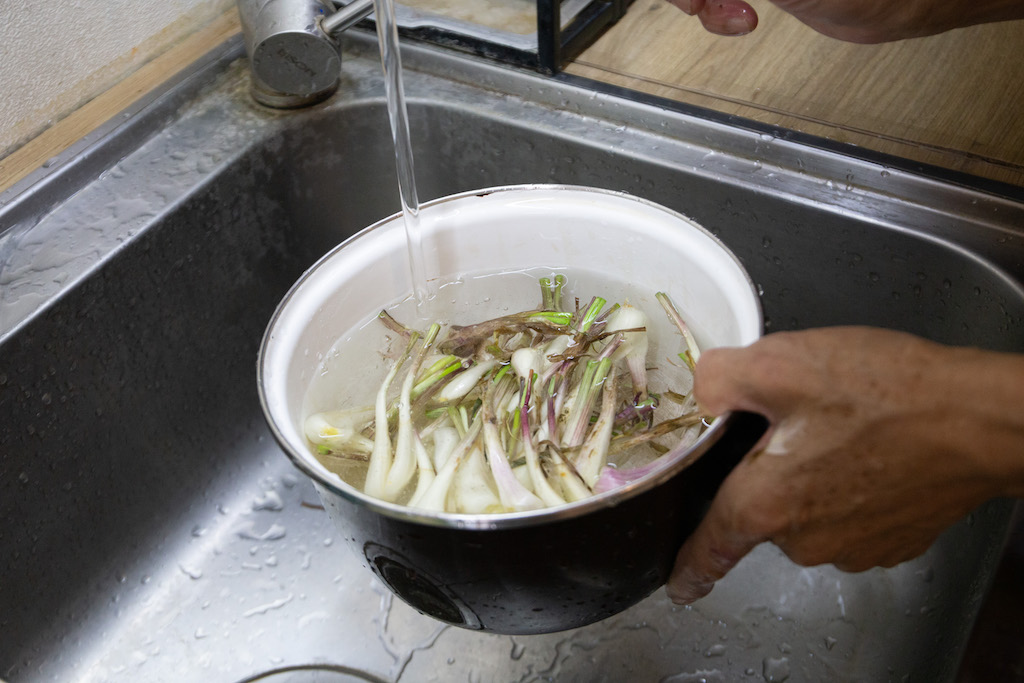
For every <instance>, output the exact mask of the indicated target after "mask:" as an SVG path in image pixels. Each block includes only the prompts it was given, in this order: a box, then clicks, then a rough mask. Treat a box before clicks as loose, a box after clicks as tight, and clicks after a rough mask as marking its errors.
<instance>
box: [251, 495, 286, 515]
mask: <svg viewBox="0 0 1024 683" xmlns="http://www.w3.org/2000/svg"><path fill="white" fill-rule="evenodd" d="M252 509H253V510H270V511H272V512H280V511H281V510H283V509H284V501H282V500H281V496H280V495H278V493H277V491H264V492H263V495H262V496H260V497H259V498H257V499H256V500H254V501H253V503H252Z"/></svg>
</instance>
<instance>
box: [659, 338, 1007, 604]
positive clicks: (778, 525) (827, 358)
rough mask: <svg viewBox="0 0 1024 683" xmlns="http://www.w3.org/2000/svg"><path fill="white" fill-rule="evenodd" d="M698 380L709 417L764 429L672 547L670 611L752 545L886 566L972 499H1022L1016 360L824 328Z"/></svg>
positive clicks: (730, 356) (732, 354)
mask: <svg viewBox="0 0 1024 683" xmlns="http://www.w3.org/2000/svg"><path fill="white" fill-rule="evenodd" d="M695 382H696V383H695V387H694V390H695V395H696V397H697V400H698V402H699V403H700V405H701V407H702V408H703V409H704V410H705V411H706V412H708V413H711V414H715V415H718V414H721V413H724V412H726V411H730V410H746V411H752V412H756V413H760V414H762V415H764V416H766V417H767V418H768V420H769V422H770V423H771V426H770V428H769V430H768V433H767V434H766V435H765V437H764V438H763V439H762V440H761V443H759V444H758V446H756V447H755V448H754V450H753V451H752V452H751V453H750V454H749V455H748V456H747V457H746V458H744V460H743V461H741V462H740V464H739V465H738V466H737V467H736V468H735V469H734V470H733V471H732V472H731V473H730V474H729V476H728V477H727V478H726V480H725V481H724V482H723V484H722V487H721V488H720V490H719V491H718V493H717V495H716V497H715V499H714V501H713V502H712V504H711V507H710V509H709V510H708V513H707V515H706V517H705V518H704V520H703V521H702V522H701V524H700V525H699V527H698V528H697V530H696V531H695V532H694V533H693V534H692V535H691V536H690V538H689V539H688V540H687V541H686V543H685V544H684V545H683V547H682V548H681V549H680V551H679V554H678V556H677V559H676V564H675V568H674V569H673V572H672V575H671V577H670V578H669V581H668V584H667V592H668V595H669V597H671V598H672V600H673V601H675V602H678V603H688V602H692V601H694V600H696V599H698V598H700V597H702V596H703V595H705V594H706V593H708V592H709V591H710V590H711V588H712V586H713V584H714V582H715V581H717V580H718V579H719V578H721V577H722V576H724V575H725V574H726V573H727V572H728V571H729V570H730V569H731V568H732V567H733V566H734V565H735V564H736V563H737V562H738V561H739V560H740V559H741V558H742V557H743V556H744V555H746V554H747V552H749V551H750V550H751V549H753V548H754V547H755V546H756V545H758V544H760V543H761V542H763V541H772V542H773V543H775V544H776V545H777V546H779V547H780V548H781V549H782V550H783V551H784V552H785V553H786V554H787V555H788V556H789V557H790V558H791V559H792V560H793V561H794V562H796V563H798V564H801V565H807V566H810V565H817V564H823V563H832V564H835V565H836V566H837V567H839V568H840V569H844V570H848V571H861V570H865V569H869V568H871V567H875V566H883V567H890V566H893V565H896V564H898V563H900V562H903V561H905V560H909V559H912V558H914V557H916V556H918V555H920V554H921V553H923V552H924V551H925V550H926V549H927V548H928V547H929V545H930V544H931V543H932V542H933V541H934V540H935V539H936V538H937V537H938V535H939V534H940V533H941V532H942V531H943V530H944V529H945V528H947V527H948V526H949V525H951V524H952V523H953V522H955V521H957V520H958V519H960V518H961V517H962V516H964V515H965V514H966V513H967V512H969V511H970V510H972V509H974V508H975V507H976V506H977V505H979V504H981V503H982V502H984V501H986V500H989V499H990V498H993V497H997V496H1003V495H1014V496H1019V495H1022V494H1024V417H1022V416H1021V415H1020V414H1019V413H1020V410H1019V407H1020V406H1021V405H1024V356H1016V355H1011V354H998V353H992V352H983V351H978V350H974V349H965V348H955V347H947V346H942V345H939V344H935V343H932V342H928V341H925V340H923V339H920V338H918V337H914V336H912V335H908V334H904V333H900V332H893V331H887V330H880V329H873V328H864V327H847V328H822V329H816V330H808V331H803V332H790V333H776V334H771V335H768V336H766V337H764V338H763V339H761V340H760V341H758V342H757V343H755V344H753V345H751V346H749V347H746V348H741V349H713V350H708V351H706V352H705V353H704V354H703V355H702V357H701V360H700V362H699V363H698V365H697V368H696V374H695Z"/></svg>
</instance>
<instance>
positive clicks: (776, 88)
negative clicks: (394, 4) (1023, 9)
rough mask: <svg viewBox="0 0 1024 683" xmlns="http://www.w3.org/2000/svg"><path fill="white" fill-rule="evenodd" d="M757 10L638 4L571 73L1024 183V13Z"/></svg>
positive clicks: (104, 102) (649, 0)
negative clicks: (721, 25) (891, 19)
mask: <svg viewBox="0 0 1024 683" xmlns="http://www.w3.org/2000/svg"><path fill="white" fill-rule="evenodd" d="M758 11H759V13H760V16H761V22H760V26H759V27H758V28H757V30H756V31H754V32H753V33H752V34H750V35H748V36H744V37H741V38H723V37H719V36H713V35H711V34H709V33H707V32H706V31H704V29H703V28H702V27H701V25H700V22H699V20H697V19H695V18H693V17H688V16H686V15H685V14H683V13H682V12H680V11H679V10H678V9H676V8H675V7H673V6H671V5H669V4H668V3H667V2H666V1H665V0H635V2H633V4H632V5H631V7H630V9H629V11H628V12H627V14H626V16H625V17H623V18H622V20H620V21H619V22H618V23H617V24H616V25H614V26H612V27H611V28H610V29H609V30H608V31H607V32H606V33H605V34H604V35H603V36H601V38H600V39H599V40H598V41H597V42H595V43H594V44H593V45H592V46H591V47H590V48H588V49H587V50H586V51H585V52H583V53H582V54H581V55H580V57H579V58H578V59H577V60H576V61H575V62H574V63H573V64H571V65H570V66H569V67H568V68H567V69H566V71H567V72H568V73H570V74H576V75H579V76H584V77H587V78H592V79H596V80H599V81H603V82H606V83H610V84H613V85H618V86H622V87H626V88H630V89H633V90H637V91H641V92H645V93H649V94H652V95H657V96H660V97H665V98H669V99H672V100H676V101H680V102H686V103H690V104H695V105H699V106H704V107H709V108H712V109H715V110H717V111H722V112H726V113H729V114H736V115H739V116H743V117H746V118H750V119H754V120H757V121H760V122H763V123H768V124H774V125H780V126H783V127H786V128H790V129H794V130H798V131H801V132H805V133H810V134H813V135H817V136H822V137H826V138H829V139H831V140H835V141H839V142H844V143H852V144H855V145H859V146H862V147H865V148H868V149H871V150H875V151H880V152H885V153H890V154H894V155H897V156H899V157H902V158H906V159H911V160H913V161H919V162H925V163H928V164H935V165H938V166H941V167H944V168H949V169H954V170H959V171H964V172H967V173H971V174H975V175H978V176H981V177H984V178H990V179H995V180H999V181H1004V182H1008V183H1011V184H1013V185H1016V186H1019V187H1024V22H1014V23H1008V24H997V25H990V26H979V27H973V28H968V29H962V30H959V31H953V32H950V33H946V34H943V35H940V36H935V37H932V38H923V39H918V40H912V41H905V42H901V43H894V44H887V45H876V46H866V45H851V44H847V43H842V42H839V41H836V40H832V39H830V38H825V37H824V36H820V35H818V34H817V33H815V32H814V31H812V30H810V29H808V28H806V27H805V26H804V25H803V24H801V23H800V22H798V21H796V20H795V19H793V18H792V17H790V16H788V15H786V14H784V13H782V12H780V11H778V10H774V9H773V8H772V7H771V6H768V4H767V3H759V4H758ZM238 30H239V27H238V17H237V14H236V13H235V12H234V11H230V12H228V13H226V14H225V15H224V16H223V17H221V18H220V19H219V20H217V21H215V22H213V23H212V24H211V25H210V26H209V27H207V28H206V29H204V30H203V31H199V32H197V33H195V34H192V35H190V36H188V37H187V38H186V39H184V40H183V41H182V42H181V43H180V44H179V45H177V46H176V47H175V48H173V49H171V50H170V51H168V53H166V54H165V55H162V56H161V57H158V58H157V59H155V60H153V61H152V62H150V63H149V64H146V65H145V66H144V67H142V68H141V69H140V70H139V71H138V72H137V73H136V74H133V75H132V76H130V77H129V78H127V79H125V80H124V81H122V83H120V84H118V85H117V86H115V87H114V88H111V89H110V90H109V91H107V92H105V93H103V94H101V95H100V96H98V97H97V98H95V99H94V100H93V101H91V102H89V103H88V104H87V105H86V106H84V107H82V108H81V109H80V110H78V111H76V112H74V113H73V114H72V115H70V116H68V117H67V118H65V119H63V120H61V121H59V122H58V123H57V124H55V125H54V126H53V127H51V128H50V129H48V130H47V131H45V132H44V133H43V134H42V135H40V136H39V137H37V138H36V139H34V140H32V141H30V142H29V143H28V144H26V145H24V146H23V147H21V148H20V149H18V150H16V151H15V152H14V153H12V154H10V155H9V156H7V157H5V158H3V159H0V191H2V190H4V189H6V188H7V187H9V186H10V185H12V184H13V183H15V182H17V181H18V180H19V179H20V178H23V177H24V176H25V175H27V174H28V173H30V172H31V171H33V170H35V169H36V168H38V167H39V166H41V165H42V164H43V163H45V162H46V160H48V159H50V158H52V157H53V156H55V155H56V154H58V153H59V152H60V151H62V150H63V149H65V148H66V147H67V146H68V145H70V144H72V143H73V142H74V141H76V140H78V139H79V138H81V137H82V136H83V135H84V134H85V133H87V132H88V131H90V130H92V128H94V127H96V126H98V125H100V124H102V123H103V122H104V121H106V120H107V119H109V118H111V117H113V116H115V115H116V114H117V113H118V112H119V111H121V110H122V109H123V108H124V107H127V106H129V105H130V104H131V103H132V102H133V101H135V99H136V98H138V97H140V96H141V95H143V94H144V93H145V92H147V90H148V89H150V88H152V87H155V86H157V85H158V84H160V83H161V82H163V80H165V79H167V78H169V77H171V76H172V75H173V74H174V73H176V72H177V71H178V70H180V69H182V68H184V67H186V66H187V65H188V64H190V63H191V62H192V61H193V60H195V59H197V58H198V57H199V56H200V55H202V54H203V53H204V52H206V51H207V50H209V49H211V48H213V47H214V46H216V45H217V44H219V43H220V42H221V41H223V40H225V39H226V38H227V37H228V36H230V35H233V34H234V33H237V32H238Z"/></svg>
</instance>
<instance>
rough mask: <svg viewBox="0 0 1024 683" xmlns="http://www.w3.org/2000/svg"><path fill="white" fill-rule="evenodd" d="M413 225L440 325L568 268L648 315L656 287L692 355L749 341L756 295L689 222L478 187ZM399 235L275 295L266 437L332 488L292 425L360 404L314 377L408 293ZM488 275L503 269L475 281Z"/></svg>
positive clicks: (628, 203) (584, 194) (631, 206)
mask: <svg viewBox="0 0 1024 683" xmlns="http://www.w3.org/2000/svg"><path fill="white" fill-rule="evenodd" d="M417 223H418V229H419V230H420V232H421V235H422V243H423V253H424V261H425V267H426V272H427V277H428V279H430V280H431V282H432V286H433V287H434V289H435V291H437V296H436V298H435V301H437V302H439V303H438V306H439V307H440V310H442V311H444V317H445V318H446V320H447V321H449V322H454V323H457V324H467V323H470V322H478V321H480V320H483V319H485V318H487V317H492V316H493V315H498V314H500V312H501V311H508V312H512V311H516V310H526V309H529V308H533V307H535V306H536V305H537V304H538V303H539V299H540V295H539V290H538V288H537V284H536V274H537V272H543V271H544V269H547V270H548V271H549V272H550V271H551V270H565V269H569V270H570V271H572V272H575V270H577V269H578V270H579V271H580V272H583V273H586V276H585V277H584V279H590V280H597V281H599V280H601V279H602V278H607V280H608V281H610V282H616V283H619V284H623V283H624V284H626V285H628V288H629V296H630V302H631V303H633V304H634V305H637V306H640V307H641V308H643V309H645V310H646V311H647V312H648V315H649V316H650V315H655V314H656V315H662V313H661V311H660V306H659V305H658V304H657V303H656V300H655V297H654V295H655V293H656V292H659V291H664V292H666V293H668V295H669V296H670V297H671V299H672V301H673V303H674V304H675V305H676V307H677V308H678V309H679V310H680V312H681V313H682V315H683V316H684V318H685V319H686V320H687V322H688V323H689V324H690V326H691V328H692V329H693V332H694V334H695V336H696V337H697V340H698V343H699V344H700V346H701V347H702V348H709V347H712V346H734V345H744V344H749V343H751V342H753V341H754V340H756V339H757V338H758V337H759V336H760V334H761V329H762V318H761V311H760V306H759V302H758V297H757V293H756V290H755V288H754V285H753V284H752V282H751V280H750V278H749V277H748V275H747V274H746V272H745V270H744V269H743V267H742V265H741V264H740V263H739V261H738V260H737V259H736V258H735V256H734V255H733V254H732V253H731V252H730V251H729V250H728V249H727V248H726V247H724V246H723V245H722V244H721V243H720V242H719V241H718V240H717V239H716V238H715V237H714V236H713V235H711V233H709V232H708V231H706V230H704V229H703V228H701V227H700V226H698V225H697V224H696V223H694V222H692V221H690V220H689V219H687V218H685V217H683V216H682V215H680V214H678V213H676V212H673V211H670V210H668V209H665V208H663V207H661V206H658V205H656V204H653V203H650V202H647V201H645V200H642V199H639V198H636V197H632V196H629V195H626V194H623V193H617V192H610V191H606V190H595V189H591V188H580V187H566V186H545V185H541V186H513V187H504V188H492V189H488V190H480V191H475V192H470V193H464V194H460V195H454V196H451V197H446V198H443V199H439V200H436V201H434V202H430V203H428V204H425V205H424V206H423V207H421V210H420V212H419V215H418V219H417ZM405 229H406V224H405V219H404V218H403V216H402V215H401V214H397V215H395V216H392V217H390V218H387V219H385V220H383V221H381V222H380V223H377V224H376V225H373V226H371V227H370V228H367V229H366V230H364V231H362V232H360V233H359V234H357V235H355V236H354V237H352V238H351V239H349V240H347V241H346V242H344V243H342V244H341V245H339V246H338V247H337V248H335V249H334V250H332V251H331V252H330V253H328V254H327V255H326V256H324V257H323V258H322V259H321V260H320V261H319V262H318V263H317V264H316V265H315V266H313V267H312V268H311V269H310V270H309V271H308V272H307V273H306V274H305V275H304V276H303V277H302V278H301V279H300V280H299V281H298V282H297V283H296V284H295V286H294V287H293V288H292V290H291V291H290V292H289V294H288V295H287V296H286V297H285V298H284V300H283V301H282V303H281V305H280V307H279V308H278V310H277V312H276V314H275V315H274V317H273V319H272V320H271V323H270V325H269V327H268V330H267V335H266V338H265V339H264V345H263V349H262V353H261V359H260V391H261V398H262V400H263V404H264V410H265V411H266V413H267V416H268V418H269V420H270V422H271V426H272V429H273V430H274V432H275V435H276V437H277V438H278V440H279V441H280V442H281V444H282V446H283V447H284V448H285V450H286V451H287V452H288V453H289V455H290V456H291V457H292V458H293V459H294V460H296V462H297V464H299V466H300V467H302V469H304V470H305V471H306V472H307V473H310V474H311V475H312V476H314V478H316V479H319V480H320V481H322V482H325V483H328V484H330V485H332V486H334V487H339V486H340V487H341V488H342V489H350V490H352V491H354V489H352V488H351V487H349V486H348V485H347V484H344V483H342V482H341V480H340V478H339V477H338V476H337V475H335V474H334V473H333V472H330V471H329V470H328V469H327V468H325V467H324V466H323V465H322V464H321V463H320V462H319V461H318V460H317V459H316V458H315V457H314V456H313V455H312V454H311V453H310V451H309V449H308V447H307V446H306V442H305V437H304V435H303V431H302V425H303V421H304V419H305V417H306V416H307V415H309V414H310V413H312V412H317V411H322V410H330V409H335V408H339V407H354V404H353V401H354V403H355V404H362V405H366V404H367V403H370V402H372V395H373V391H375V389H376V386H377V385H376V384H371V383H363V382H361V381H359V380H358V379H351V380H350V379H349V376H348V375H344V374H342V375H341V376H342V377H345V378H346V379H345V380H344V381H339V382H331V383H322V382H321V383H319V384H317V383H316V382H314V380H315V379H316V378H317V377H318V376H319V375H320V374H321V373H322V371H323V367H324V364H325V362H326V363H328V364H329V363H330V362H331V361H332V359H333V358H335V357H336V356H337V353H336V349H335V344H336V342H338V340H339V339H342V338H343V336H344V335H345V334H346V333H347V332H349V331H350V330H352V329H353V328H355V327H358V326H360V325H363V324H367V323H368V322H370V321H372V320H373V318H374V316H375V315H376V313H377V312H379V311H380V309H382V308H384V307H387V306H389V305H390V304H393V303H395V302H396V301H399V300H401V299H403V298H408V297H409V296H410V294H411V292H412V279H411V275H410V267H409V261H408V248H407V240H406V232H405ZM494 272H503V273H506V274H511V275H508V276H506V277H504V278H502V279H500V280H498V279H496V278H483V277H481V275H482V274H490V273H494ZM517 276H521V277H517ZM485 280H486V282H485ZM451 282H462V283H466V282H468V283H469V284H468V285H466V284H464V286H462V287H461V288H460V294H459V296H458V297H457V298H455V299H452V298H451V297H449V295H448V292H447V291H446V288H445V287H442V286H441V285H444V284H446V283H451ZM508 283H512V284H508ZM593 294H597V295H602V296H603V295H604V293H603V292H600V291H595V292H593ZM582 303H583V305H585V304H586V302H585V301H584V302H582ZM488 308H489V309H491V311H492V312H490V313H486V312H485V311H486V309H488ZM407 310H413V311H414V308H409V309H407ZM427 310H428V311H429V310H430V308H429V307H428V309H427ZM428 315H429V313H428ZM670 334H671V333H670ZM663 337H664V335H663ZM678 343H680V342H679V340H678V339H677V340H676V342H675V345H678ZM672 345H673V343H672V340H671V339H664V338H663V339H662V340H661V343H658V342H655V345H654V346H653V347H652V354H651V355H652V357H655V358H659V357H667V356H670V355H671V356H674V355H675V352H677V351H678V350H679V349H676V351H670V350H669V347H670V346H672ZM332 349H334V351H332ZM377 356H379V353H378V350H377V349H375V348H366V347H362V348H355V349H349V350H348V352H347V354H346V355H345V361H344V364H345V366H346V367H349V368H353V367H356V368H359V367H369V366H372V365H373V364H374V363H375V357H377ZM376 382H377V383H379V377H378V378H377V380H376ZM311 383H313V384H314V390H313V391H310V385H311Z"/></svg>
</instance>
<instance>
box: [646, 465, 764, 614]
mask: <svg viewBox="0 0 1024 683" xmlns="http://www.w3.org/2000/svg"><path fill="white" fill-rule="evenodd" d="M741 467H742V465H741ZM734 474H735V472H734ZM732 478H733V475H730V477H729V478H728V479H726V481H725V483H723V485H722V488H721V489H720V490H719V492H718V495H717V496H715V499H714V500H713V501H712V503H711V507H710V508H709V509H708V512H707V515H705V517H704V519H703V520H702V521H701V523H700V524H699V525H698V526H697V529H696V530H695V531H694V532H693V533H692V534H691V535H690V537H689V538H688V539H686V542H685V543H683V547H682V548H680V549H679V553H678V554H677V555H676V563H675V566H674V567H673V568H672V573H671V574H670V575H669V579H668V582H667V583H666V584H665V592H666V593H667V594H668V597H669V598H670V599H671V600H672V602H674V603H676V604H677V605H688V604H690V603H691V602H694V601H695V600H698V599H700V598H702V597H704V596H705V595H707V594H708V593H710V592H711V589H712V588H713V587H714V585H715V582H716V581H718V580H719V579H721V578H722V577H723V576H725V575H726V574H727V573H728V572H729V570H731V569H732V568H733V567H735V566H736V563H737V562H739V561H740V560H741V559H743V557H744V556H746V554H747V553H749V552H750V551H751V550H753V549H754V548H755V547H756V546H757V545H759V544H760V543H761V542H762V541H766V540H768V539H767V537H766V536H760V535H755V534H746V533H744V532H742V531H739V530H738V527H737V525H736V524H733V523H730V521H729V520H730V519H731V518H732V517H733V515H731V514H730V512H729V511H730V510H731V509H732V504H731V498H730V497H729V495H728V484H729V479H732Z"/></svg>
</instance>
